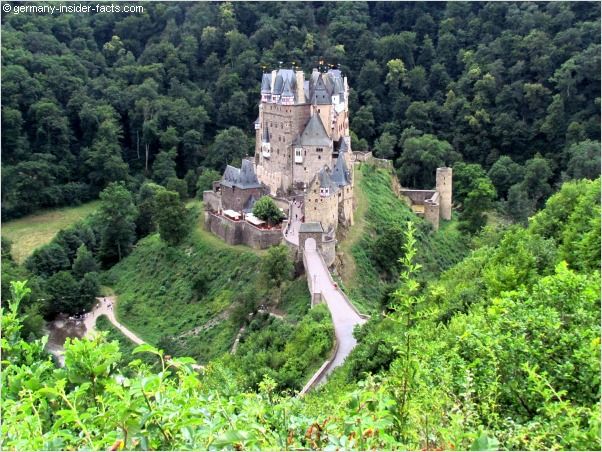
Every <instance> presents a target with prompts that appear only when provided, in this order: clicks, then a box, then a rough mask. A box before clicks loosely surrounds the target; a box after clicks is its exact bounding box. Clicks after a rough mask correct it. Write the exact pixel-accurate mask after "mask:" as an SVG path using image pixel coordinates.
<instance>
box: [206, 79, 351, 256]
mask: <svg viewBox="0 0 602 452" xmlns="http://www.w3.org/2000/svg"><path fill="white" fill-rule="evenodd" d="M348 96H349V88H348V86H347V78H346V77H344V76H343V75H342V74H341V72H340V71H339V70H337V69H330V70H329V71H328V72H320V71H318V70H317V69H314V70H313V72H312V74H311V75H310V77H309V79H307V80H306V79H305V76H304V73H303V71H301V70H297V71H294V70H292V69H279V70H275V71H272V72H271V73H266V74H263V77H262V81H261V100H260V103H259V117H258V118H257V121H255V130H256V145H255V155H254V158H252V159H244V160H243V162H242V166H241V168H240V169H238V168H234V167H232V166H228V167H227V168H226V171H225V173H224V176H223V178H222V180H221V181H219V182H216V183H215V184H214V187H213V190H211V191H208V192H205V193H204V194H203V199H204V202H205V207H206V209H207V210H208V211H209V212H210V213H212V214H213V215H214V216H224V215H225V217H227V219H226V221H230V222H234V223H236V222H238V221H243V220H247V219H248V215H249V213H250V212H251V211H252V207H253V204H254V202H255V201H256V200H257V199H258V198H259V197H260V196H261V195H263V194H270V195H271V196H272V197H273V198H274V199H275V201H276V202H277V204H278V205H279V206H280V207H281V208H282V209H283V211H284V212H285V213H290V212H289V210H290V208H289V205H288V204H290V203H288V200H291V199H294V200H295V201H296V202H297V203H299V205H300V207H301V212H300V213H297V214H296V215H297V217H298V218H297V220H300V221H303V222H305V223H319V224H320V225H321V229H322V231H324V233H325V234H326V235H327V236H329V237H334V234H335V232H336V230H337V227H338V226H339V225H343V226H349V225H351V224H353V173H352V169H353V165H352V159H353V155H352V152H351V140H350V137H349V105H348ZM255 220H256V219H255ZM290 220H291V221H292V220H293V218H291V219H290ZM206 223H208V224H207V226H208V228H209V229H210V230H212V231H213V232H215V233H217V234H218V235H220V236H221V237H223V238H225V239H226V240H227V241H229V242H234V243H246V242H247V241H248V240H245V239H243V237H242V235H244V234H242V232H241V233H240V234H236V233H234V236H238V238H236V237H230V239H228V238H226V235H227V234H226V233H223V232H221V229H224V228H221V227H218V226H215V223H216V221H214V220H211V219H210V221H206ZM255 223H257V222H255ZM288 224H290V222H289V223H288ZM255 226H261V225H260V224H255ZM237 228H238V229H240V231H242V228H243V226H237V225H236V224H235V225H234V226H230V227H227V228H225V229H229V230H232V229H237ZM252 245H253V243H252Z"/></svg>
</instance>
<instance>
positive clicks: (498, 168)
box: [487, 155, 524, 198]
mask: <svg viewBox="0 0 602 452" xmlns="http://www.w3.org/2000/svg"><path fill="white" fill-rule="evenodd" d="M487 176H489V179H491V182H492V183H493V185H494V186H495V188H496V190H497V193H498V194H499V196H500V197H501V198H506V197H507V196H508V190H510V187H511V186H512V185H514V184H517V183H519V182H520V181H521V180H522V179H523V177H524V172H523V167H522V166H520V165H519V164H518V163H515V162H514V161H513V160H512V159H511V158H510V157H508V156H507V155H503V156H501V157H500V158H499V159H497V160H496V162H495V163H494V164H493V165H492V166H491V168H490V169H489V172H488V173H487Z"/></svg>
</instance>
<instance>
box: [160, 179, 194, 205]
mask: <svg viewBox="0 0 602 452" xmlns="http://www.w3.org/2000/svg"><path fill="white" fill-rule="evenodd" d="M165 188H166V189H167V190H169V191H173V192H176V193H177V194H178V195H180V199H181V200H184V199H186V198H187V196H188V185H187V184H186V181H185V180H184V179H179V178H177V177H170V178H169V179H167V183H166V184H165Z"/></svg>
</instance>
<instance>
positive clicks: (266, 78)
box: [261, 74, 272, 94]
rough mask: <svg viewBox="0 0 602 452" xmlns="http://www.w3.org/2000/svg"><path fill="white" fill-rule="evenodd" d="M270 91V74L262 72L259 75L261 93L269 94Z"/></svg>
mask: <svg viewBox="0 0 602 452" xmlns="http://www.w3.org/2000/svg"><path fill="white" fill-rule="evenodd" d="M271 91H272V75H271V74H263V77H261V94H270V92H271Z"/></svg>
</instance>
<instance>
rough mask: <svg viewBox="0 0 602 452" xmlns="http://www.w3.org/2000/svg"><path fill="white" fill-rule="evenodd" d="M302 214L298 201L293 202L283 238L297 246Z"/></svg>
mask: <svg viewBox="0 0 602 452" xmlns="http://www.w3.org/2000/svg"><path fill="white" fill-rule="evenodd" d="M302 216H303V209H302V207H301V202H300V201H295V202H293V205H292V209H291V216H290V218H289V219H288V221H289V226H288V229H287V230H286V233H285V235H284V238H285V239H286V240H287V241H288V242H291V243H293V244H295V245H297V246H299V227H300V226H301V217H302Z"/></svg>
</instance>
